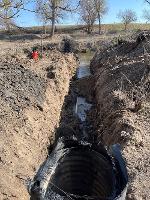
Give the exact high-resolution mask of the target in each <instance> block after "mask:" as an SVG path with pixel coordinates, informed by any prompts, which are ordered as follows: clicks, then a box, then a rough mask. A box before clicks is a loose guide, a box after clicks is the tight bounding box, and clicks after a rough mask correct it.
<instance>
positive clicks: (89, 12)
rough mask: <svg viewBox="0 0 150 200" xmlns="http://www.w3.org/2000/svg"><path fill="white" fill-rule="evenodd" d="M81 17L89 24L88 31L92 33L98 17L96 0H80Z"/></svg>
mask: <svg viewBox="0 0 150 200" xmlns="http://www.w3.org/2000/svg"><path fill="white" fill-rule="evenodd" d="M80 17H81V20H82V21H83V22H84V23H85V24H86V25H87V32H88V33H89V34H90V33H91V32H92V30H93V25H94V23H95V21H96V18H97V13H96V9H95V6H94V0H81V1H80Z"/></svg>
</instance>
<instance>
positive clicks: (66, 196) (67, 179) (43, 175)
mask: <svg viewBox="0 0 150 200" xmlns="http://www.w3.org/2000/svg"><path fill="white" fill-rule="evenodd" d="M87 76H90V67H89V55H87V58H86V55H84V56H83V57H82V56H81V57H80V66H79V68H78V70H77V78H78V79H82V78H85V77H87ZM91 108H92V104H90V103H88V102H87V101H86V98H85V97H81V96H77V99H76V105H75V109H74V112H75V114H76V115H77V116H78V118H79V119H80V123H81V125H83V126H81V127H82V128H83V130H82V134H83V139H84V138H86V137H85V136H87V135H86V130H85V129H84V128H85V126H87V124H86V120H87V112H88V111H89V110H90V109H91ZM72 134H73V133H72ZM70 135H71V134H70ZM115 151H116V148H115ZM115 151H114V150H113V151H112V157H116V160H114V161H113V159H114V158H113V159H112V157H111V156H110V155H109V154H108V152H107V150H106V149H105V148H104V147H103V146H101V145H99V144H98V145H97V144H92V142H91V143H88V142H86V140H83V141H82V140H81V141H78V140H77V139H76V138H66V137H65V135H64V136H63V137H61V138H59V139H58V140H57V143H56V145H55V148H54V149H53V151H52V153H51V154H50V155H49V157H48V158H47V160H46V161H45V162H44V163H43V165H42V166H41V167H40V169H39V171H38V172H37V174H36V176H35V178H34V180H33V182H32V186H31V190H30V192H31V199H32V200H70V199H71V200H72V199H73V200H75V199H78V200H87V199H91V200H125V194H126V185H127V175H126V168H125V165H124V161H123V160H122V159H121V158H120V153H119V151H118V150H117V151H116V152H117V153H115ZM113 152H114V155H113ZM117 155H119V156H117Z"/></svg>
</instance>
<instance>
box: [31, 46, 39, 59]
mask: <svg viewBox="0 0 150 200" xmlns="http://www.w3.org/2000/svg"><path fill="white" fill-rule="evenodd" d="M38 58H39V53H38V51H37V48H33V51H32V59H34V60H38Z"/></svg>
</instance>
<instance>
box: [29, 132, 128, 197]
mask: <svg viewBox="0 0 150 200" xmlns="http://www.w3.org/2000/svg"><path fill="white" fill-rule="evenodd" d="M127 183H128V176H127V171H126V166H125V163H124V160H123V158H122V156H121V153H120V149H119V146H118V145H114V146H112V148H111V149H110V151H109V153H108V151H107V150H106V148H104V147H103V146H102V145H98V144H91V143H88V142H85V141H82V140H81V141H79V140H78V139H77V138H76V137H75V136H70V137H68V138H67V139H66V137H63V136H61V137H60V138H58V139H57V143H56V145H55V148H54V150H53V151H52V153H51V154H50V155H49V157H48V159H47V160H46V161H45V162H44V163H43V165H42V166H41V167H40V169H39V171H38V173H37V175H36V176H35V178H34V180H33V181H32V183H31V187H30V194H31V200H70V199H71V200H72V199H78V200H86V199H89V200H125V196H126V190H127Z"/></svg>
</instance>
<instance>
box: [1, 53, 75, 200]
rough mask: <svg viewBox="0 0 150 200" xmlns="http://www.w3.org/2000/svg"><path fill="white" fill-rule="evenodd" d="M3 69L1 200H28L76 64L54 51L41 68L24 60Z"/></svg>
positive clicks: (11, 60) (7, 59)
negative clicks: (30, 181)
mask: <svg viewBox="0 0 150 200" xmlns="http://www.w3.org/2000/svg"><path fill="white" fill-rule="evenodd" d="M0 63H1V65H0V110H1V114H0V132H1V140H0V152H1V153H0V154H1V157H0V174H1V182H0V199H5V200H6V199H10V200H12V199H22V200H23V199H29V194H28V191H27V185H28V183H29V179H30V178H31V177H33V175H34V174H35V171H36V170H37V169H38V167H39V166H40V164H41V163H42V162H43V161H44V160H45V158H46V156H47V154H48V147H49V145H50V143H52V142H53V139H54V135H55V129H56V128H57V127H58V126H59V120H60V113H61V110H62V106H63V103H64V98H65V95H67V93H68V90H69V80H70V79H71V77H72V76H73V75H74V72H75V68H76V58H75V57H74V56H73V54H62V53H60V52H58V51H56V50H53V51H49V52H48V55H47V57H45V58H44V59H40V60H39V61H37V62H36V61H33V60H31V59H28V58H26V56H25V55H22V54H20V55H18V56H17V57H16V56H4V57H1V59H0Z"/></svg>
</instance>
